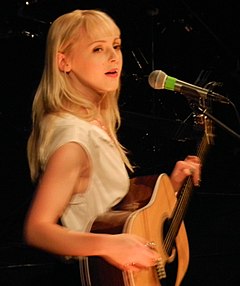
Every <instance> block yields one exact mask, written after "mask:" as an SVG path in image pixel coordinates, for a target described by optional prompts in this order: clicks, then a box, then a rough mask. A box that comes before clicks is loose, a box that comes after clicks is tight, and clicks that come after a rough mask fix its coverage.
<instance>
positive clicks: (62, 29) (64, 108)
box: [27, 10, 132, 181]
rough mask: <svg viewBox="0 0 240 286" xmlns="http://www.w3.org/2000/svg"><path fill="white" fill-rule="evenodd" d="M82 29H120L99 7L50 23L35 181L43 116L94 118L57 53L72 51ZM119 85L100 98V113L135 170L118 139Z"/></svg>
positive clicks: (31, 153)
mask: <svg viewBox="0 0 240 286" xmlns="http://www.w3.org/2000/svg"><path fill="white" fill-rule="evenodd" d="M80 29H84V31H86V32H87V34H88V35H90V36H92V35H95V34H99V33H102V34H108V35H109V34H110V35H111V34H114V33H115V34H116V32H117V33H118V34H119V35H120V30H119V28H118V26H117V25H116V23H115V22H114V21H113V20H112V18H111V17H109V16H108V15H107V14H106V13H104V12H102V11H98V10H75V11H73V12H70V13H67V14H64V15H62V16H60V17H59V18H57V19H56V20H55V21H54V22H53V23H52V25H51V26H50V29H49V32H48V36H47V45H46V54H45V66H44V70H43V74H42V78H41V81H40V83H39V86H38V88H37V91H36V94H35V98H34V101H33V105H32V124H33V126H32V132H31V135H30V137H29V140H28V145H27V153H28V162H29V167H30V172H31V178H32V180H33V181H35V180H37V179H38V178H39V175H40V173H41V166H40V160H39V148H38V145H39V142H38V141H39V136H40V125H41V121H42V120H43V118H44V117H45V116H46V115H47V114H50V113H61V112H69V113H71V114H74V115H77V116H80V117H81V118H83V119H84V120H87V121H90V120H92V119H93V118H94V116H95V113H96V107H95V106H94V105H93V104H92V103H91V102H90V101H88V100H87V99H86V98H85V97H81V95H80V94H79V93H78V92H77V91H76V90H74V89H73V88H72V87H71V85H70V84H69V81H68V76H67V74H66V73H64V72H62V71H60V70H59V68H58V64H57V53H58V52H59V51H61V52H64V53H69V52H70V51H71V48H72V45H73V44H74V42H75V41H76V39H77V38H78V37H79V31H80ZM119 92H120V86H119V88H118V90H117V91H115V92H108V93H106V95H105V96H104V97H103V99H102V101H101V106H100V107H101V114H102V116H103V118H104V120H105V122H106V124H107V128H108V130H109V133H110V136H111V137H112V138H113V139H114V141H115V142H116V145H117V147H118V149H119V151H120V153H121V156H122V159H123V161H124V163H125V164H126V166H127V167H128V168H129V169H130V170H132V166H131V164H130V162H129V160H128V158H127V155H126V153H127V152H126V150H125V148H124V147H123V146H122V145H121V144H120V143H119V141H118V140H117V135H116V134H117V130H118V128H119V127H120V123H121V118H120V113H119V108H118V98H119ZM77 107H82V108H84V109H86V110H88V113H87V114H85V115H84V114H81V115H79V114H77V113H76V110H77V109H78V108H77Z"/></svg>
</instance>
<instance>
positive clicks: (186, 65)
mask: <svg viewBox="0 0 240 286" xmlns="http://www.w3.org/2000/svg"><path fill="white" fill-rule="evenodd" d="M77 8H79V9H89V8H100V9H102V10H104V11H106V12H107V13H109V14H110V15H111V16H112V17H113V18H114V19H115V20H116V21H117V23H118V25H119V26H120V28H121V30H122V38H123V54H124V70H123V79H122V94H121V99H120V107H121V112H122V118H123V124H122V128H121V129H120V131H119V136H120V138H121V140H122V142H123V143H124V144H125V145H126V147H127V148H128V149H129V150H130V151H131V153H130V156H131V159H132V160H133V161H134V162H135V163H136V164H137V165H138V166H139V168H138V169H137V172H136V175H142V174H153V173H161V172H167V173H168V172H170V170H171V168H172V166H173V164H174V162H175V161H176V160H179V159H182V158H184V156H185V155H186V154H189V153H190V152H191V153H193V152H194V153H195V152H196V150H197V144H198V142H199V140H200V139H201V136H202V135H203V133H202V131H203V130H202V129H200V130H199V128H196V126H195V125H194V122H193V114H192V113H193V109H192V105H191V102H190V101H189V100H188V99H187V98H186V97H184V96H182V95H180V94H177V93H174V92H169V91H166V90H160V91H157V90H153V89H152V88H151V87H150V86H149V85H148V82H147V79H148V75H149V74H150V72H151V71H153V70H156V69H161V70H163V71H164V72H166V73H167V74H168V75H170V76H173V77H176V78H178V79H180V80H183V81H186V82H189V83H193V84H197V85H200V86H205V85H206V84H208V83H210V82H216V83H219V85H218V86H217V87H216V91H217V92H219V93H220V94H222V95H224V96H226V97H228V98H229V99H230V100H231V102H233V105H225V104H219V103H216V102H214V103H212V106H211V112H212V114H213V115H214V116H215V117H216V118H217V119H218V120H220V121H221V122H223V123H224V124H226V125H227V126H228V127H229V128H231V129H233V130H234V131H235V132H236V133H239V129H240V126H239V122H238V116H237V113H236V111H237V110H239V108H240V77H239V76H240V74H239V72H240V70H239V67H240V66H239V64H240V62H239V51H240V47H239V45H240V41H239V36H240V20H239V12H238V9H237V1H232V0H231V1H216V0H215V1H207V0H202V1H200V0H197V1H190V0H186V1H176V0H175V1H174V0H169V1H167V0H166V1H163V0H159V1H136V0H128V1H125V2H124V1H120V0H115V1H77V0H76V1H73V0H65V1H64V0H62V1H59V0H55V1H54V0H49V1H43V0H42V1H40V0H39V1H38V0H35V1H34V0H33V1H29V5H26V3H25V1H17V0H14V1H2V3H1V9H0V41H1V43H0V49H1V77H0V81H1V97H0V124H1V144H2V145H1V148H0V152H1V153H0V158H1V160H0V162H1V185H0V192H1V194H0V196H1V208H0V226H1V228H0V284H1V285H2V286H5V285H6V286H8V285H15V286H17V285H39V286H40V285H53V284H54V283H60V285H70V286H71V285H79V282H78V280H79V275H78V271H77V266H76V265H75V264H71V263H69V264H66V263H63V262H61V261H60V260H59V259H58V258H56V257H54V256H52V255H49V254H47V253H44V252H41V251H38V250H35V249H31V248H29V247H27V246H26V245H25V244H24V241H23V239H22V224H23V221H24V217H25V214H26V211H27V209H28V207H29V204H30V201H31V198H32V195H33V191H34V188H33V186H32V184H31V181H30V178H29V172H28V166H27V160H26V142H27V138H28V135H29V132H30V127H31V113H30V112H31V103H32V99H33V94H34V91H35V88H36V86H37V84H38V81H39V79H40V76H41V71H42V67H43V58H44V48H45V37H46V33H47V30H48V28H49V25H50V23H51V21H53V20H54V19H55V18H56V17H57V16H59V15H61V14H63V13H65V12H68V11H71V10H73V9H77ZM213 130H214V134H215V144H214V145H213V146H211V149H210V152H209V153H208V155H207V156H206V160H205V163H204V165H203V174H202V184H201V187H200V188H199V189H198V190H197V191H194V193H193V197H192V201H191V203H190V206H189V209H188V212H187V215H186V218H185V223H186V227H187V232H188V239H189V246H190V265H189V268H188V272H187V274H186V276H185V279H184V281H183V284H182V285H184V286H188V285H194V286H200V285H204V286H206V285H212V286H213V285H218V286H219V285H221V286H222V285H226V286H230V285H231V286H235V285H236V286H237V285H240V274H239V261H238V255H239V253H240V242H239V237H240V224H239V215H240V206H239V203H240V195H239V191H240V181H239V175H240V172H239V171H240V170H239V165H238V162H239V159H240V148H239V147H240V145H239V139H238V138H237V137H235V136H232V135H231V134H230V133H229V132H227V131H225V130H224V129H222V128H221V127H220V126H219V125H218V124H214V129H213Z"/></svg>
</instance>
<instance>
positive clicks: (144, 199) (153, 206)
mask: <svg viewBox="0 0 240 286" xmlns="http://www.w3.org/2000/svg"><path fill="white" fill-rule="evenodd" d="M144 190H145V191H144ZM176 202H177V198H176V196H175V193H174V190H173V188H172V185H171V182H170V180H169V178H168V176H167V175H166V174H161V175H160V176H158V177H156V176H145V177H140V178H136V179H135V180H134V181H133V184H132V191H131V192H129V195H128V196H127V197H126V198H125V200H123V201H122V202H121V204H119V205H118V206H116V207H115V208H114V209H113V210H112V211H111V212H108V213H106V214H104V215H103V216H101V217H99V218H98V219H97V220H96V221H95V222H94V224H93V226H92V230H91V232H95V233H111V234H117V233H123V232H125V233H131V234H136V235H139V236H142V237H144V238H146V240H147V241H150V242H151V241H152V242H155V243H156V250H157V251H158V253H159V254H160V257H161V261H159V263H158V265H156V267H151V268H148V269H146V270H144V271H140V272H128V271H121V270H119V269H117V268H115V267H113V266H112V265H110V264H108V263H107V262H106V261H105V260H103V259H101V258H99V257H89V258H84V259H83V261H82V262H81V263H80V266H81V267H80V269H81V277H82V284H83V286H86V285H87V286H90V285H91V286H103V285H104V286H165V285H166V286H178V285H180V283H181V281H182V279H183V277H184V275H185V273H186V270H187V268H188V262H189V248H188V239H187V234H186V230H185V226H184V223H183V222H181V224H180V227H179V229H178V230H177V232H176V233H175V232H174V231H172V228H171V227H169V225H171V224H172V223H174V222H172V219H173V218H172V214H173V212H174V208H175V206H176ZM171 266H173V267H172V269H171ZM168 269H170V271H169V273H171V274H169V275H168Z"/></svg>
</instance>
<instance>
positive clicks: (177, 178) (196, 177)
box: [170, 155, 202, 192]
mask: <svg viewBox="0 0 240 286" xmlns="http://www.w3.org/2000/svg"><path fill="white" fill-rule="evenodd" d="M201 166H202V165H201V160H200V158H199V157H197V156H191V155H189V156H187V157H186V158H185V160H184V161H178V162H177V163H176V165H175V167H174V169H173V171H172V174H171V175H170V179H171V182H172V186H173V188H174V190H175V191H176V192H177V191H178V190H179V189H180V188H181V186H182V184H183V183H184V181H185V179H186V177H188V176H192V180H193V184H194V185H195V186H200V182H201Z"/></svg>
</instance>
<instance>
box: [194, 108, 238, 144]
mask: <svg viewBox="0 0 240 286" xmlns="http://www.w3.org/2000/svg"><path fill="white" fill-rule="evenodd" d="M198 110H200V111H201V113H202V114H204V115H206V116H207V117H209V118H210V119H212V121H213V122H215V123H216V124H217V125H218V126H220V127H221V128H223V129H224V130H225V131H227V132H228V133H229V134H231V135H232V136H234V137H235V138H237V139H238V140H240V135H239V134H238V133H236V132H235V131H233V130H232V129H231V128H229V127H228V126H227V125H225V124H224V123H222V122H221V121H220V120H218V119H217V118H216V117H214V116H213V115H212V114H211V113H209V112H208V110H207V108H205V109H203V108H202V107H201V106H198Z"/></svg>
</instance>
